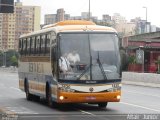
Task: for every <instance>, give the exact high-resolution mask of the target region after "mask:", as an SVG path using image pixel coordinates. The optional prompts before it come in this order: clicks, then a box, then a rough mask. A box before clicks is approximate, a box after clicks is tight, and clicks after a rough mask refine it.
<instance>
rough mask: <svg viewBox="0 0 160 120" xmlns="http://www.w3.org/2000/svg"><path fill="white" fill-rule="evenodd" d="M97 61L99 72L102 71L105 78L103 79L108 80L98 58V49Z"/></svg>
mask: <svg viewBox="0 0 160 120" xmlns="http://www.w3.org/2000/svg"><path fill="white" fill-rule="evenodd" d="M97 63H98V65H99V68H100V69H101V72H102V74H103V77H104V79H105V80H108V79H107V76H106V74H105V71H104V69H103V66H102V63H101V61H100V59H99V51H98V58H97Z"/></svg>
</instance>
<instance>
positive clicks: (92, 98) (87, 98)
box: [86, 96, 96, 100]
mask: <svg viewBox="0 0 160 120" xmlns="http://www.w3.org/2000/svg"><path fill="white" fill-rule="evenodd" d="M95 99H96V97H93V96H88V97H86V100H95Z"/></svg>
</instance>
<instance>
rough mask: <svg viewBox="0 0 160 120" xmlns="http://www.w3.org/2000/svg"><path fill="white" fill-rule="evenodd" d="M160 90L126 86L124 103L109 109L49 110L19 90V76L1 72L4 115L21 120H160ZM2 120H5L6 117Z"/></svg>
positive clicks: (81, 106) (0, 102)
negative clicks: (27, 97) (149, 118)
mask: <svg viewBox="0 0 160 120" xmlns="http://www.w3.org/2000/svg"><path fill="white" fill-rule="evenodd" d="M159 91H160V88H150V87H143V86H133V85H132V86H131V85H123V86H122V98H121V102H119V103H109V104H108V106H107V108H106V109H100V108H98V107H97V106H96V105H88V104H73V105H68V106H64V107H53V108H49V107H48V106H47V105H46V104H45V102H44V101H43V100H42V101H40V102H38V101H27V100H26V99H25V93H24V92H22V91H21V90H19V88H18V75H17V73H6V72H0V112H1V113H7V114H13V115H15V116H16V115H18V116H16V117H18V118H19V119H20V120H51V119H53V118H54V119H56V120H75V119H77V120H86V119H87V120H117V119H118V120H121V119H122V120H125V119H134V118H138V119H143V118H146V119H147V117H154V118H155V119H157V120H158V119H160V115H158V114H160V102H159V100H160V92H159ZM153 114H154V115H153ZM147 115H150V116H147ZM2 116H3V117H2ZM15 116H14V117H15ZM16 117H15V118H16ZM1 118H3V120H4V118H5V114H2V115H1V117H0V119H1ZM18 118H17V119H11V120H19V119H18Z"/></svg>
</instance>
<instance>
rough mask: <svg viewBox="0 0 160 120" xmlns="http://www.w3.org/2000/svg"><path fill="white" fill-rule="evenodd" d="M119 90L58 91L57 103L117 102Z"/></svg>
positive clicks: (119, 94)
mask: <svg viewBox="0 0 160 120" xmlns="http://www.w3.org/2000/svg"><path fill="white" fill-rule="evenodd" d="M120 97H121V91H116V92H103V93H72V92H59V94H58V100H57V102H58V103H98V102H119V101H120Z"/></svg>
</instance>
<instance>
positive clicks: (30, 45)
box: [29, 37, 32, 55]
mask: <svg viewBox="0 0 160 120" xmlns="http://www.w3.org/2000/svg"><path fill="white" fill-rule="evenodd" d="M29 40H30V42H29V43H30V44H29V55H31V54H32V52H31V47H32V37H30V39H29Z"/></svg>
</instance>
